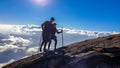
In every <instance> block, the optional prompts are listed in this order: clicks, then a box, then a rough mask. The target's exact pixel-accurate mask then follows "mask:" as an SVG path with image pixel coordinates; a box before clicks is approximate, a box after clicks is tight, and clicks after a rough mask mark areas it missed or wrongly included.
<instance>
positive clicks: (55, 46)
mask: <svg viewBox="0 0 120 68" xmlns="http://www.w3.org/2000/svg"><path fill="white" fill-rule="evenodd" d="M54 41H55V47H54V49H55V50H56V46H57V39H54Z"/></svg>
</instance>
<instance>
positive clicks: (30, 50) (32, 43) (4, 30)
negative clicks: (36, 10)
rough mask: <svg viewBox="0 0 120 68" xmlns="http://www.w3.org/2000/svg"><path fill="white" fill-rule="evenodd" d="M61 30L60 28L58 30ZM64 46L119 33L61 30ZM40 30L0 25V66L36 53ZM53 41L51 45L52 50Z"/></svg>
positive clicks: (30, 26) (59, 43)
mask: <svg viewBox="0 0 120 68" xmlns="http://www.w3.org/2000/svg"><path fill="white" fill-rule="evenodd" d="M59 29H61V28H59ZM63 30H64V33H63V34H64V45H68V44H71V43H74V42H80V41H83V40H87V39H92V38H97V37H103V36H108V35H112V34H117V33H119V32H98V31H87V30H74V29H68V28H63ZM41 31H42V30H41V28H40V27H39V26H37V25H6V24H0V66H2V65H5V64H6V63H9V62H11V61H13V60H14V61H15V60H19V59H21V58H24V57H26V56H30V55H32V54H36V53H38V48H39V42H40V38H41ZM57 39H58V45H57V47H61V46H62V35H61V34H58V35H57ZM53 45H54V41H53V43H52V45H51V49H53Z"/></svg>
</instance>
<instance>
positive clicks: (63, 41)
mask: <svg viewBox="0 0 120 68" xmlns="http://www.w3.org/2000/svg"><path fill="white" fill-rule="evenodd" d="M63 46H64V37H63V27H62V47H63Z"/></svg>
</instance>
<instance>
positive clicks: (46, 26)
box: [40, 17, 55, 52]
mask: <svg viewBox="0 0 120 68" xmlns="http://www.w3.org/2000/svg"><path fill="white" fill-rule="evenodd" d="M54 21H55V18H54V17H51V18H50V21H45V22H44V23H43V24H42V25H41V28H42V43H41V45H40V51H42V47H43V46H44V48H43V51H44V52H45V51H46V45H47V43H48V42H49V41H50V40H51V33H52V30H53V22H54Z"/></svg>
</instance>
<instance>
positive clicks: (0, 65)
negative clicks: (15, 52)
mask: <svg viewBox="0 0 120 68" xmlns="http://www.w3.org/2000/svg"><path fill="white" fill-rule="evenodd" d="M14 61H15V60H14V59H11V60H10V61H8V62H6V63H1V64H0V68H2V67H3V66H4V65H7V64H9V63H12V62H14Z"/></svg>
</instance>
